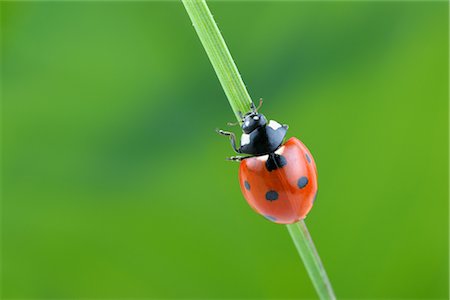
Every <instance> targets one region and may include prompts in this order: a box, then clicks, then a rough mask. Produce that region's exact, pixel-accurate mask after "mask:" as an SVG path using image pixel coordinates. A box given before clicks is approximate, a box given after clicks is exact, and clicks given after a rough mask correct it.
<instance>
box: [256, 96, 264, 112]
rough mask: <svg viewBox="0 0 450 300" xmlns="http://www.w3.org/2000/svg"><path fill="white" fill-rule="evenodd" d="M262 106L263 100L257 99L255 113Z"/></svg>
mask: <svg viewBox="0 0 450 300" xmlns="http://www.w3.org/2000/svg"><path fill="white" fill-rule="evenodd" d="M262 105H263V98H259V104H258V107H257V108H256V111H258V110H259V109H260V108H261V107H262Z"/></svg>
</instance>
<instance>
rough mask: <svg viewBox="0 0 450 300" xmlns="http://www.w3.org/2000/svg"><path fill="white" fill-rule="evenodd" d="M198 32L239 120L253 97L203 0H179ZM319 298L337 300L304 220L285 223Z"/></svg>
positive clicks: (246, 110) (248, 109) (248, 107)
mask: <svg viewBox="0 0 450 300" xmlns="http://www.w3.org/2000/svg"><path fill="white" fill-rule="evenodd" d="M182 2H183V4H184V7H185V8H186V11H187V13H188V14H189V17H190V18H191V20H192V24H193V25H194V28H195V30H196V31H197V35H198V37H199V38H200V41H201V42H202V44H203V47H204V48H205V50H206V53H207V55H208V57H209V60H210V61H211V64H212V65H213V67H214V70H215V71H216V74H217V77H218V78H219V81H220V83H221V85H222V88H223V90H224V91H225V94H226V95H227V98H228V101H229V102H230V105H231V108H232V109H233V112H234V114H235V115H236V118H237V120H238V121H239V122H240V121H241V118H240V113H246V112H248V111H250V104H251V103H252V100H251V98H250V96H249V94H248V92H247V89H246V88H245V85H244V82H243V81H242V78H241V76H240V74H239V71H238V69H237V67H236V64H235V63H234V61H233V58H232V57H231V54H230V51H229V50H228V48H227V45H226V44H225V40H224V39H223V37H222V35H221V34H220V31H219V28H218V27H217V25H216V22H214V19H213V16H212V14H211V12H210V10H209V8H208V6H207V4H206V1H204V0H182ZM287 228H288V230H289V233H290V234H291V237H292V240H293V241H294V244H295V246H296V248H297V251H298V252H299V254H300V257H301V258H302V260H303V263H304V264H305V267H306V269H307V271H308V274H309V277H310V278H311V281H312V282H313V284H314V287H315V288H316V291H317V294H318V295H319V297H320V299H336V297H335V295H334V292H333V289H332V287H331V284H330V281H329V279H328V277H327V274H326V272H325V269H324V267H323V265H322V262H321V261H320V257H319V255H318V253H317V251H316V248H315V247H314V243H313V241H312V239H311V236H310V235H309V232H308V228H307V227H306V224H305V222H304V221H303V220H301V221H299V222H297V223H295V224H289V225H287Z"/></svg>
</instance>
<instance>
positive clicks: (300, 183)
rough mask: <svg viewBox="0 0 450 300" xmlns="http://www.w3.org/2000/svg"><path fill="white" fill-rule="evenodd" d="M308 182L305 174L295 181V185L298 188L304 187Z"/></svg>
mask: <svg viewBox="0 0 450 300" xmlns="http://www.w3.org/2000/svg"><path fill="white" fill-rule="evenodd" d="M307 184H308V178H306V176H302V177H300V179H299V180H298V181H297V186H298V187H299V188H301V189H302V188H304V187H305V186H306V185H307Z"/></svg>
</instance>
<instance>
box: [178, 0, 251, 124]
mask: <svg viewBox="0 0 450 300" xmlns="http://www.w3.org/2000/svg"><path fill="white" fill-rule="evenodd" d="M183 4H184V7H185V8H186V11H187V12H188V14H189V17H190V18H191V20H192V24H193V25H194V28H195V30H196V31H197V34H198V37H199V38H200V41H201V42H202V44H203V47H204V48H205V50H206V53H207V54H208V57H209V60H210V61H211V64H212V65H213V67H214V70H215V71H216V74H217V77H219V81H220V83H221V85H222V88H223V90H224V91H225V94H226V95H227V98H228V101H229V102H230V105H231V108H232V109H233V112H234V114H235V115H236V118H237V119H238V121H239V122H240V121H241V118H240V117H239V112H241V113H244V114H245V113H246V112H248V111H250V104H251V103H252V99H251V98H250V95H249V94H248V92H247V89H246V88H245V85H244V82H243V81H242V78H241V75H240V74H239V71H238V69H237V67H236V64H235V63H234V61H233V58H232V57H231V54H230V51H229V50H228V47H227V45H226V44H225V40H224V39H223V37H222V35H221V34H220V31H219V28H218V27H217V25H216V22H214V19H213V16H212V14H211V12H210V10H209V8H208V6H207V5H206V2H205V1H199V0H183Z"/></svg>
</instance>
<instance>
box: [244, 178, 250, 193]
mask: <svg viewBox="0 0 450 300" xmlns="http://www.w3.org/2000/svg"><path fill="white" fill-rule="evenodd" d="M244 186H245V189H246V190H247V191H250V183H248V181H247V180H246V181H244Z"/></svg>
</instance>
